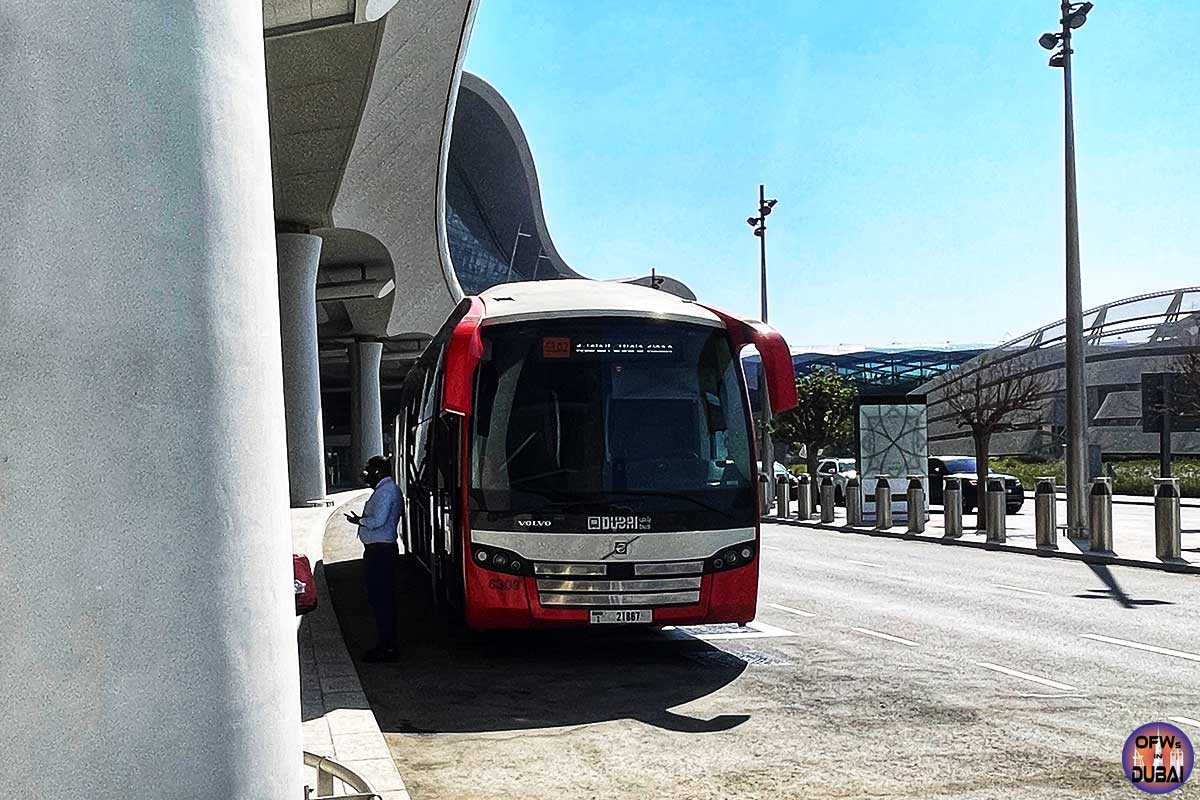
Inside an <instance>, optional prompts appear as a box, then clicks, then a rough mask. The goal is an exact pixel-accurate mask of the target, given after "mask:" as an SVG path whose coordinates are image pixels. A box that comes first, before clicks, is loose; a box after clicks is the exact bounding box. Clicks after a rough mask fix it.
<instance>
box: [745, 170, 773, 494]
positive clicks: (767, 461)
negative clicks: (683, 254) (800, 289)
mask: <svg viewBox="0 0 1200 800" xmlns="http://www.w3.org/2000/svg"><path fill="white" fill-rule="evenodd" d="M778 202H779V201H778V200H776V199H774V198H771V199H770V200H768V199H767V190H766V187H765V186H764V185H763V184H761V183H760V184H759V185H758V216H757V217H747V218H746V224H747V225H749V226H750V227H751V228H753V229H754V235H755V236H757V237H758V255H759V280H760V283H759V300H760V301H761V303H762V321H763V322H766V321H767V217H768V216H770V214H771V209H773V208H775V204H776V203H778ZM765 366H766V365H765V364H763V363H762V362H761V361H760V362H759V370H758V394H759V400H760V402H761V403H762V412H761V414H760V415H759V429H760V433H759V439H758V441H759V453H758V457H759V460H760V461H761V462H762V466H763V469H764V470H765V471H766V473H767V480H768V481H769V483H768V486H769V487H770V490H771V491H770V494H772V495H773V494H774V491H775V455H774V453H773V448H772V446H771V429H770V424H771V404H770V401H769V400H768V398H767V387H766V381H765V380H764V378H765V371H766V370H765Z"/></svg>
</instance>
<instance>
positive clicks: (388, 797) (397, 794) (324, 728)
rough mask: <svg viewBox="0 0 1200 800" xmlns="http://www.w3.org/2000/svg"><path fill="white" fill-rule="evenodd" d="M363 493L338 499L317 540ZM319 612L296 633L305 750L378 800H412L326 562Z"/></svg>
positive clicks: (319, 568) (320, 574)
mask: <svg viewBox="0 0 1200 800" xmlns="http://www.w3.org/2000/svg"><path fill="white" fill-rule="evenodd" d="M365 495H366V492H358V493H355V494H354V495H353V496H348V497H342V498H339V500H341V502H339V503H338V505H337V508H336V509H334V508H330V509H328V510H329V511H330V512H331V513H330V514H328V516H327V517H326V518H325V522H323V523H322V524H321V525H320V529H321V537H320V538H321V540H323V539H324V533H325V528H326V525H327V524H328V519H329V518H331V517H332V516H333V515H334V514H335V513H337V512H338V511H340V510H341V509H342V508H345V507H346V506H347V505H349V504H350V503H352V502H354V501H355V500H361V499H362V498H363V497H365ZM313 579H314V580H315V581H316V584H317V600H318V602H317V608H316V610H315V611H313V612H311V613H309V614H307V615H305V616H304V617H303V618H302V624H301V628H300V632H299V635H300V641H299V648H300V700H301V707H302V712H303V716H304V717H305V718H306V721H305V722H304V723H303V728H304V749H305V750H307V751H309V752H311V753H314V754H316V755H318V756H327V757H329V758H331V759H336V760H337V762H338V763H340V764H341V765H343V766H345V767H346V768H347V769H349V770H351V771H353V772H354V773H356V774H357V775H359V776H361V777H362V778H364V779H365V780H366V781H367V782H368V783H369V784H370V785H371V788H372V789H373V790H374V792H375V793H376V794H377V795H378V796H379V797H380V798H382V800H410V798H409V794H408V791H407V789H406V788H405V785H404V779H403V778H402V777H401V775H400V772H399V770H397V768H396V762H395V761H394V760H393V759H392V754H391V751H390V750H389V749H388V746H387V741H386V740H385V739H384V737H383V732H382V731H381V730H380V729H379V723H378V722H377V721H376V720H375V713H374V712H373V711H372V710H371V706H370V704H369V703H368V702H367V697H366V694H365V693H364V692H363V688H362V683H361V682H360V681H359V679H358V671H357V669H356V668H355V666H354V661H353V659H351V657H350V653H349V651H348V650H347V649H346V642H345V640H344V639H343V638H342V629H341V626H340V625H339V624H338V620H337V614H336V613H335V612H334V610H333V601H332V598H331V597H330V595H329V586H328V584H327V583H326V581H325V561H324V558H323V557H322V558H320V559H319V560H317V561H316V563H314V564H313Z"/></svg>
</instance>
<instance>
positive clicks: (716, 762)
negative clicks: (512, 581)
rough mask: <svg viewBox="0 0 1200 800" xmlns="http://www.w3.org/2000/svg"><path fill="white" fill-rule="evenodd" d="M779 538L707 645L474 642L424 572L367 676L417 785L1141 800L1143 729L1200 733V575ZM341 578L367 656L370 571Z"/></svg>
mask: <svg viewBox="0 0 1200 800" xmlns="http://www.w3.org/2000/svg"><path fill="white" fill-rule="evenodd" d="M349 536H350V533H349V531H347V530H338V529H337V527H336V526H334V528H333V529H331V533H330V536H329V537H328V538H327V541H326V558H327V563H328V562H332V561H336V560H337V559H338V558H339V557H342V558H346V557H351V558H353V557H354V556H356V553H357V551H356V548H354V546H353V545H352V544H350V545H348V544H347V540H348V537H349ZM763 542H764V546H765V547H764V551H763V570H762V574H763V580H762V587H761V592H760V609H761V610H760V614H759V620H758V622H759V623H760V624H759V626H758V628H759V629H758V630H751V631H749V632H745V633H737V632H736V629H732V630H728V629H725V628H722V629H720V630H709V631H707V632H704V631H700V632H696V631H693V632H692V633H695V634H698V635H699V636H711V635H712V634H716V636H715V638H707V639H705V638H697V636H694V635H687V634H683V633H681V632H678V631H675V632H670V631H667V632H645V633H638V632H626V631H617V632H608V631H604V632H595V633H602V634H603V635H600V636H596V635H570V636H568V635H561V634H554V635H551V634H544V633H538V634H531V633H513V634H502V635H490V636H475V635H470V634H464V633H453V632H450V631H448V630H446V629H445V628H444V627H442V626H440V625H438V624H436V623H434V622H433V621H432V619H431V617H430V616H429V614H428V610H427V609H426V608H424V606H423V605H422V604H421V602H420V599H419V598H420V594H419V589H420V578H419V574H418V573H416V572H415V571H408V570H405V571H404V572H403V574H404V580H405V583H406V587H407V590H408V591H407V593H406V594H405V597H404V602H405V604H406V607H405V613H406V616H407V618H408V625H407V626H406V629H405V637H406V641H405V647H406V649H407V651H408V657H407V660H406V662H405V663H404V664H401V665H367V664H359V667H358V668H359V672H360V675H361V677H362V679H363V685H364V687H365V689H366V692H367V695H368V698H369V700H370V702H371V705H372V708H373V709H374V711H375V713H376V716H377V718H378V720H379V722H380V727H381V728H382V729H383V731H384V734H385V737H386V739H387V741H388V744H389V747H390V749H391V752H392V754H393V756H394V758H395V760H396V762H397V765H398V766H399V768H400V771H401V773H402V774H403V775H404V777H405V780H406V782H407V784H408V787H409V791H410V792H411V793H412V796H413V797H414V798H415V800H428V799H431V798H492V799H495V798H551V797H554V798H558V797H572V798H574V797H580V798H592V797H595V798H601V797H603V798H646V797H656V798H658V797H668V798H781V797H810V798H850V797H863V796H871V797H876V798H900V797H930V798H932V797H945V798H949V797H956V798H958V797H962V798H978V799H982V798H1109V797H1111V798H1118V797H1120V798H1129V797H1132V796H1135V795H1137V793H1136V792H1135V791H1134V790H1133V789H1132V788H1131V787H1130V786H1129V785H1128V783H1126V782H1125V780H1124V778H1123V776H1122V774H1121V771H1120V766H1119V762H1118V753H1119V749H1120V747H1121V745H1122V743H1123V742H1124V739H1125V736H1126V735H1127V734H1128V733H1129V731H1131V730H1132V729H1133V728H1134V727H1136V726H1137V725H1139V724H1141V723H1143V722H1147V721H1150V720H1153V719H1164V718H1172V717H1173V718H1179V719H1185V720H1189V721H1187V722H1184V723H1183V725H1184V727H1185V729H1186V730H1189V731H1191V732H1192V733H1193V734H1194V735H1195V740H1196V741H1197V742H1200V637H1197V636H1196V629H1197V624H1198V622H1200V578H1198V577H1196V576H1190V575H1173V574H1165V573H1159V572H1154V571H1148V570H1137V569H1128V568H1121V567H1113V568H1111V569H1109V568H1103V567H1091V566H1088V565H1086V564H1083V563H1080V562H1072V561H1058V560H1047V559H1039V558H1034V557H1030V556H1024V555H1016V554H1007V553H998V552H986V551H979V550H972V549H965V548H950V547H935V546H930V545H925V544H919V543H913V542H903V541H895V540H889V539H878V538H870V537H863V536H859V535H854V534H842V533H836V532H827V531H815V530H803V529H798V528H791V527H782V526H774V525H768V526H766V527H765V528H764V534H763ZM327 575H329V579H330V583H331V586H332V587H333V591H334V600H335V605H336V607H337V611H338V614H339V617H340V618H341V620H342V624H343V628H344V629H345V630H346V633H347V639H348V643H349V644H350V647H351V649H352V652H359V651H361V649H362V648H363V647H364V646H366V645H367V644H368V643H369V641H368V639H369V633H368V631H369V627H368V625H367V623H366V620H365V608H364V602H363V600H362V596H361V591H360V590H359V588H358V580H359V573H358V562H357V561H346V562H344V563H341V564H336V563H334V564H330V565H329V567H328V568H327ZM1093 637H1100V638H1093ZM1139 646H1151V647H1157V648H1161V650H1160V651H1152V650H1146V649H1139ZM1173 796H1175V797H1200V776H1197V778H1196V782H1194V783H1193V784H1192V785H1191V786H1189V787H1186V788H1185V789H1184V790H1183V791H1182V792H1179V793H1176V794H1175V795H1173Z"/></svg>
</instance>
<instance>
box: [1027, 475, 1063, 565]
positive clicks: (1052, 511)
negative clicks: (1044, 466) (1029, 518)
mask: <svg viewBox="0 0 1200 800" xmlns="http://www.w3.org/2000/svg"><path fill="white" fill-rule="evenodd" d="M1054 492H1055V486H1054V476H1053V475H1048V476H1043V477H1040V478H1038V479H1037V488H1036V489H1035V490H1034V493H1033V525H1034V530H1035V532H1036V533H1035V539H1034V541H1035V543H1036V544H1037V546H1038V548H1040V549H1042V550H1057V549H1058V505H1057V504H1058V498H1057V496H1056V495H1055V493H1054Z"/></svg>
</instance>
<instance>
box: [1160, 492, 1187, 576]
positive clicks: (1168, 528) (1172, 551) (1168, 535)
mask: <svg viewBox="0 0 1200 800" xmlns="http://www.w3.org/2000/svg"><path fill="white" fill-rule="evenodd" d="M1154 483H1155V484H1156V485H1155V487H1154V549H1155V552H1156V553H1157V554H1158V557H1159V559H1160V560H1162V561H1178V560H1179V559H1180V558H1182V556H1183V551H1182V549H1181V548H1182V547H1183V544H1182V542H1181V541H1180V534H1181V524H1180V519H1179V479H1178V478H1155V479H1154Z"/></svg>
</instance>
